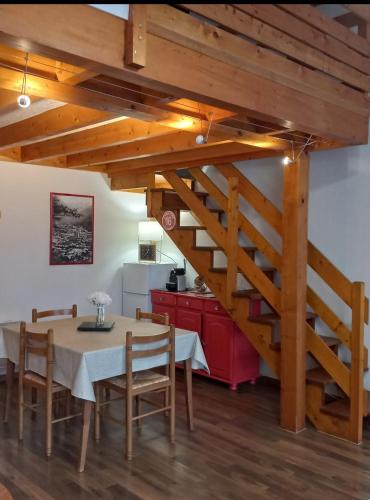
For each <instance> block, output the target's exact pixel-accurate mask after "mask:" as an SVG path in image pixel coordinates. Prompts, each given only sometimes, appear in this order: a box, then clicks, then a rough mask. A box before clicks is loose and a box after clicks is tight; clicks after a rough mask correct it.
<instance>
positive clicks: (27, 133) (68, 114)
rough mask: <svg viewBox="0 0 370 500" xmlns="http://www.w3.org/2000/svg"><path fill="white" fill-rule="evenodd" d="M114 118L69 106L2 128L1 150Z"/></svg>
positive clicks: (91, 110) (107, 114)
mask: <svg viewBox="0 0 370 500" xmlns="http://www.w3.org/2000/svg"><path fill="white" fill-rule="evenodd" d="M109 118H112V115H111V114H110V113H104V112H103V111H96V110H95V109H88V108H82V107H81V106H75V105H73V104H67V105H65V106H61V107H59V108H56V109H52V110H50V111H45V112H44V113H40V114H39V115H36V116H32V117H31V118H27V119H26V120H22V121H20V122H16V123H12V124H10V125H7V126H5V127H2V128H0V148H3V147H8V146H10V145H13V144H24V143H26V142H27V141H35V140H37V139H40V138H42V137H47V136H51V135H56V134H58V133H59V134H60V133H65V132H68V131H71V130H74V129H78V128H81V127H84V126H87V125H93V124H95V123H98V122H101V121H103V120H108V119H109Z"/></svg>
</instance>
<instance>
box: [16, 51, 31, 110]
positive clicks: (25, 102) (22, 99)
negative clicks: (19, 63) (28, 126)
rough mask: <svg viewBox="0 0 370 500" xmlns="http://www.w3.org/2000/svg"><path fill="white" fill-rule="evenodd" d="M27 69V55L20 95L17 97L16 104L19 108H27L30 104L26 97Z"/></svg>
mask: <svg viewBox="0 0 370 500" xmlns="http://www.w3.org/2000/svg"><path fill="white" fill-rule="evenodd" d="M27 69H28V54H26V64H25V68H24V72H23V80H22V88H21V95H20V96H18V99H17V102H18V106H19V107H20V108H28V107H29V106H30V104H31V99H30V98H29V96H28V95H27V93H26V91H27Z"/></svg>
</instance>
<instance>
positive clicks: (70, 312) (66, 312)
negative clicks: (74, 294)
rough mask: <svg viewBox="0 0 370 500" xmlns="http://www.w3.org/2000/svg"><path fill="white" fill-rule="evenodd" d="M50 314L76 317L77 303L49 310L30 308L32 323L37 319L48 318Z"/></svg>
mask: <svg viewBox="0 0 370 500" xmlns="http://www.w3.org/2000/svg"><path fill="white" fill-rule="evenodd" d="M51 316H72V318H77V305H76V304H73V306H72V307H71V309H51V310H50V311H38V310H37V309H35V308H34V309H32V323H37V320H38V319H41V318H49V317H51Z"/></svg>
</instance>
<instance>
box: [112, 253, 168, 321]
mask: <svg viewBox="0 0 370 500" xmlns="http://www.w3.org/2000/svg"><path fill="white" fill-rule="evenodd" d="M176 266H177V264H171V263H169V264H162V263H159V264H152V263H144V262H143V263H131V262H125V263H124V264H123V272H122V276H123V294H122V295H123V297H122V298H123V300H122V314H123V315H124V316H128V317H130V318H135V313H136V308H137V307H140V308H141V309H142V310H143V311H146V312H151V310H152V302H151V297H150V290H152V289H154V288H159V289H163V290H165V289H166V283H167V281H169V277H170V272H171V271H172V269H173V268H174V267H176Z"/></svg>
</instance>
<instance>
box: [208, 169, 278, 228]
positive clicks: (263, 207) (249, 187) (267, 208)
mask: <svg viewBox="0 0 370 500" xmlns="http://www.w3.org/2000/svg"><path fill="white" fill-rule="evenodd" d="M216 167H217V169H218V170H219V171H220V172H221V174H222V175H223V176H224V177H226V179H229V178H230V177H237V178H238V180H239V193H240V194H241V195H242V196H243V197H244V198H245V199H246V200H247V201H248V203H250V204H251V205H252V207H253V208H254V209H255V210H256V211H257V212H258V213H259V214H260V215H261V216H262V217H263V218H264V219H265V220H266V221H267V222H268V223H269V224H270V225H271V227H272V228H274V229H275V231H276V233H277V234H278V235H279V236H281V234H282V227H283V216H282V213H281V212H280V210H279V209H277V208H276V207H275V205H274V204H273V203H271V201H270V200H269V199H268V198H266V196H264V195H263V194H262V193H261V191H259V190H258V189H257V188H256V187H255V186H254V185H253V184H252V183H251V182H250V180H248V179H247V178H246V177H245V176H244V175H243V174H242V173H241V172H240V171H239V170H238V169H237V168H236V167H234V165H233V164H232V163H223V164H217V165H216Z"/></svg>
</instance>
